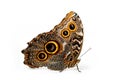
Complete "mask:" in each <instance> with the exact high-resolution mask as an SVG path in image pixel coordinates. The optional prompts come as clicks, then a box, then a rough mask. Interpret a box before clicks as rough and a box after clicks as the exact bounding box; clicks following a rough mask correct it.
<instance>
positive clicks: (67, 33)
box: [61, 29, 70, 37]
mask: <svg viewBox="0 0 120 80" xmlns="http://www.w3.org/2000/svg"><path fill="white" fill-rule="evenodd" d="M61 35H62V37H68V36H69V35H70V33H69V30H68V29H64V30H62V32H61Z"/></svg>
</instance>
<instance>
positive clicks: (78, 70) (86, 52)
mask: <svg viewBox="0 0 120 80" xmlns="http://www.w3.org/2000/svg"><path fill="white" fill-rule="evenodd" d="M91 49H92V48H89V49H88V50H87V51H86V52H84V54H82V55H81V56H80V57H82V56H84V55H85V54H86V53H87V52H88V51H90V50H91ZM76 67H77V70H78V72H81V71H80V69H79V67H78V65H77V64H76Z"/></svg>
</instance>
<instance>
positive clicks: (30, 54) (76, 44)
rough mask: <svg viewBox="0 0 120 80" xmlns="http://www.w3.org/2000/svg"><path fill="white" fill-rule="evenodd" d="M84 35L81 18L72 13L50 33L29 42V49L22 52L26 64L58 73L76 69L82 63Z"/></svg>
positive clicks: (40, 35)
mask: <svg viewBox="0 0 120 80" xmlns="http://www.w3.org/2000/svg"><path fill="white" fill-rule="evenodd" d="M83 34H84V33H83V25H82V22H81V20H80V18H79V16H78V15H77V14H76V13H75V12H73V11H71V12H70V13H68V14H67V15H66V17H65V18H64V19H63V20H62V21H61V22H60V24H58V25H56V26H55V27H54V29H52V30H51V31H50V32H46V33H42V34H39V35H38V36H37V37H35V38H33V39H32V40H31V41H30V42H28V47H27V48H26V49H24V50H22V53H23V54H24V55H25V60H24V64H26V65H28V66H29V67H31V68H38V67H43V66H44V67H47V68H49V69H52V70H58V71H62V70H64V69H65V68H70V67H74V66H75V64H77V63H78V62H79V61H80V60H79V59H78V57H79V55H80V52H81V49H82V44H83Z"/></svg>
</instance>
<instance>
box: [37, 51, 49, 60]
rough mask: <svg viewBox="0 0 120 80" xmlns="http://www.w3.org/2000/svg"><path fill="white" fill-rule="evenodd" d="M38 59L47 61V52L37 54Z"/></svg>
mask: <svg viewBox="0 0 120 80" xmlns="http://www.w3.org/2000/svg"><path fill="white" fill-rule="evenodd" d="M37 58H38V59H39V60H45V59H47V54H46V53H45V52H39V53H38V54H37Z"/></svg>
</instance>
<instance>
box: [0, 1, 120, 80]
mask: <svg viewBox="0 0 120 80" xmlns="http://www.w3.org/2000/svg"><path fill="white" fill-rule="evenodd" d="M70 11H75V12H77V13H78V14H79V16H80V17H81V19H82V22H83V25H84V33H85V35H84V45H83V49H82V52H81V54H83V53H84V52H85V51H86V50H87V49H88V48H92V50H91V51H89V52H88V53H87V54H86V55H84V56H83V57H82V58H81V62H80V63H79V65H78V66H79V68H80V70H81V72H80V73H79V72H78V71H77V69H76V67H74V68H71V69H66V70H64V71H63V72H58V71H52V70H49V69H47V68H39V69H30V68H29V67H28V66H26V65H24V64H23V60H24V55H23V54H22V53H21V50H22V49H24V48H26V47H27V44H26V43H27V42H28V41H30V40H31V39H32V38H34V37H35V36H37V35H38V34H39V33H42V32H47V31H49V30H51V29H52V28H53V27H54V26H55V25H57V24H58V23H59V22H60V21H61V20H62V19H63V17H65V15H66V14H67V13H68V12H70ZM0 74H1V75H0V80H72V79H73V80H120V2H119V0H41V1H40V0H0Z"/></svg>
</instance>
